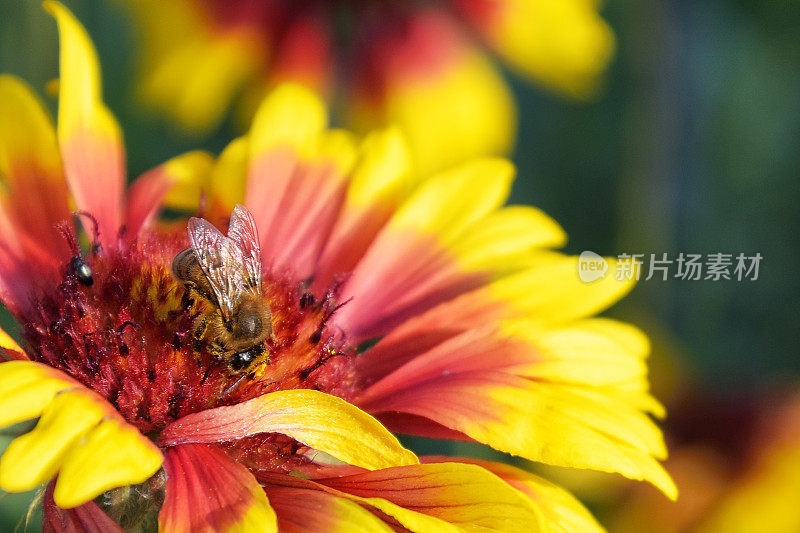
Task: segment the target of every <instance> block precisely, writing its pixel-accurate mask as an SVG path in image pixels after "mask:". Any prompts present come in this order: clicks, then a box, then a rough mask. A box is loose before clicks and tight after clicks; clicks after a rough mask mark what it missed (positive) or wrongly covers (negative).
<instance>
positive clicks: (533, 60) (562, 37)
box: [451, 0, 615, 97]
mask: <svg viewBox="0 0 800 533" xmlns="http://www.w3.org/2000/svg"><path fill="white" fill-rule="evenodd" d="M451 1H453V3H454V4H455V5H456V6H457V7H458V8H459V10H460V12H461V13H462V14H463V15H464V16H465V17H466V18H467V19H468V20H470V21H471V22H472V23H473V24H474V25H475V26H476V27H477V28H478V30H479V31H480V32H481V33H482V34H483V36H484V37H485V38H486V40H487V41H488V42H489V43H490V44H491V45H492V46H494V48H495V49H496V50H497V51H498V52H499V53H500V54H502V55H503V56H504V57H505V58H506V59H507V60H508V61H509V62H510V63H511V64H512V65H513V66H514V67H516V68H517V69H519V70H520V71H521V72H522V73H523V74H526V75H528V76H530V77H531V78H533V79H535V80H537V81H539V82H540V83H543V84H545V85H548V86H550V87H552V88H554V89H557V90H559V91H562V92H564V93H566V94H567V95H570V96H576V97H585V96H588V95H590V94H591V93H592V91H593V90H594V89H596V85H597V79H598V77H599V76H600V75H601V74H602V72H603V71H604V70H605V68H606V66H607V65H608V63H609V61H610V59H611V57H612V55H613V53H614V47H615V43H614V33H613V32H612V30H611V28H610V27H609V26H608V24H606V22H605V21H603V19H602V18H601V17H600V15H599V14H598V12H597V10H598V3H597V2H591V1H586V0H499V1H497V0H451Z"/></svg>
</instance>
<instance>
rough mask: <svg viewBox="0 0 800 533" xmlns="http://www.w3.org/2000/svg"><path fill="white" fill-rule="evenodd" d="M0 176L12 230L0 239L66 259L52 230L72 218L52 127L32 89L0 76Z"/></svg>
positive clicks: (65, 250)
mask: <svg viewBox="0 0 800 533" xmlns="http://www.w3.org/2000/svg"><path fill="white" fill-rule="evenodd" d="M0 175H1V176H2V177H3V181H4V184H5V191H4V194H3V195H2V196H3V199H2V206H3V210H4V211H6V213H7V216H8V217H9V219H10V220H12V221H13V225H14V229H13V230H11V229H9V230H3V234H2V239H3V240H4V241H6V242H7V241H9V240H11V241H13V240H16V239H25V238H27V239H30V240H33V241H36V242H37V243H38V244H39V245H41V246H42V247H43V248H44V249H45V250H47V251H48V252H49V255H50V256H51V257H53V258H54V259H64V258H65V257H68V255H67V254H68V253H69V249H68V247H67V244H66V242H65V240H64V239H63V237H62V236H61V234H59V233H58V232H57V231H54V228H53V226H54V225H55V224H57V223H58V222H61V221H62V220H67V219H69V218H70V212H69V206H68V195H67V185H66V182H65V181H64V176H63V173H62V170H61V156H60V155H59V153H58V143H57V141H56V133H55V128H54V127H53V123H52V121H51V119H50V116H49V114H48V113H47V111H46V110H45V107H44V105H42V103H41V102H40V101H39V99H38V98H37V97H36V96H35V95H34V93H33V91H32V90H31V89H30V87H29V86H28V85H27V84H25V83H24V82H23V81H22V80H20V79H18V78H16V77H14V76H10V75H5V74H4V75H0ZM9 233H13V234H9Z"/></svg>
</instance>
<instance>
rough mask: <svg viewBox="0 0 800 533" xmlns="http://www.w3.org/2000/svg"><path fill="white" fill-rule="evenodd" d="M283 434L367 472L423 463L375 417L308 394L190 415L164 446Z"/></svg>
mask: <svg viewBox="0 0 800 533" xmlns="http://www.w3.org/2000/svg"><path fill="white" fill-rule="evenodd" d="M257 433H282V434H284V435H287V436H289V437H292V438H293V439H295V440H297V441H299V442H302V443H303V444H305V445H307V446H309V447H311V448H314V449H316V450H320V451H322V452H325V453H327V454H329V455H331V456H333V457H335V458H337V459H339V460H341V461H344V462H345V463H347V464H351V465H354V466H360V467H363V468H367V469H370V470H372V469H376V468H386V467H389V466H397V465H407V464H415V463H417V462H418V461H417V458H416V456H415V455H414V454H413V453H411V452H410V451H408V450H406V449H405V448H403V447H402V446H401V445H400V443H399V442H398V440H397V438H396V437H395V436H394V435H392V434H391V433H389V432H388V431H387V430H386V429H385V428H384V427H383V426H381V424H380V423H379V422H378V421H377V420H375V419H374V418H373V417H371V416H370V415H368V414H367V413H364V412H363V411H361V410H359V409H358V408H357V407H355V406H353V405H351V404H349V403H347V402H346V401H344V400H342V399H341V398H338V397H336V396H331V395H329V394H325V393H323V392H319V391H314V390H305V389H295V390H285V391H278V392H272V393H268V394H264V395H262V396H259V397H258V398H254V399H252V400H249V401H246V402H242V403H239V404H236V405H231V406H223V407H217V408H214V409H208V410H205V411H201V412H198V413H193V414H190V415H187V416H185V417H183V418H181V419H180V420H177V421H176V422H174V423H172V424H170V425H169V426H167V427H166V428H165V429H164V430H163V431H162V432H161V437H160V439H159V442H160V443H161V445H163V446H174V445H178V444H184V443H213V442H221V441H226V440H231V439H238V438H243V437H246V436H249V435H254V434H257Z"/></svg>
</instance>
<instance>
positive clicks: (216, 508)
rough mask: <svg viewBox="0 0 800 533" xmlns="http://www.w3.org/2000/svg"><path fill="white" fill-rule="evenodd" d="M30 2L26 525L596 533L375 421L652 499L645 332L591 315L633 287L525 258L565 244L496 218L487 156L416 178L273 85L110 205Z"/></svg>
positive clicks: (4, 141) (18, 284)
mask: <svg viewBox="0 0 800 533" xmlns="http://www.w3.org/2000/svg"><path fill="white" fill-rule="evenodd" d="M45 6H46V9H47V10H48V11H49V12H50V13H52V14H53V15H54V16H55V18H56V20H57V22H58V25H59V29H60V35H61V73H60V84H59V86H60V93H59V110H58V124H57V129H56V130H55V131H54V128H53V126H52V124H51V122H50V119H49V118H48V116H47V113H46V112H45V111H44V108H43V106H42V105H41V104H40V103H39V102H38V100H37V99H36V98H35V96H34V95H33V94H32V92H31V91H30V89H28V88H27V86H26V85H24V84H23V83H22V82H21V81H20V80H18V79H16V78H13V77H10V76H3V77H0V106H1V107H2V109H0V172H2V175H3V176H4V177H5V180H6V190H5V191H6V192H5V194H4V196H3V198H2V202H3V209H2V211H1V212H0V213H2V217H0V222H2V226H0V296H1V297H2V301H3V303H4V304H5V305H6V307H7V308H8V309H9V310H10V311H11V312H12V313H13V315H14V316H15V317H16V318H17V320H18V321H19V324H20V336H21V338H22V341H21V342H20V343H19V344H17V343H16V342H15V341H14V340H13V339H12V338H11V337H10V336H8V335H5V334H3V335H2V336H0V343H1V345H2V347H3V348H4V353H5V355H6V361H5V362H3V363H0V426H2V427H7V426H10V425H14V424H20V423H23V422H25V421H29V420H33V419H38V422H37V423H36V425H35V427H33V429H30V427H27V426H24V425H23V426H17V428H18V431H20V432H21V433H22V434H21V436H19V437H17V438H16V439H15V440H14V441H13V442H12V443H11V444H10V446H9V447H8V449H7V450H6V451H5V453H4V454H3V456H2V458H0V488H2V489H3V490H6V491H26V490H31V489H34V488H36V487H38V486H40V485H44V486H45V489H44V492H43V511H44V520H45V526H46V528H49V530H54V531H74V530H78V531H84V530H87V531H117V530H120V529H121V528H122V529H129V530H134V529H138V530H150V529H155V527H156V524H158V526H157V527H158V528H159V530H161V531H230V530H235V531H275V530H277V529H280V530H284V531H334V530H342V531H354V530H370V531H372V530H374V531H392V530H402V531H405V530H410V531H426V532H427V531H460V530H462V529H492V530H498V531H520V532H529V531H539V530H541V531H560V530H564V531H595V530H598V529H599V526H598V525H597V523H596V522H595V521H594V519H593V518H592V517H591V515H590V514H589V513H588V512H587V511H586V510H585V509H584V508H583V507H582V506H581V505H580V503H578V502H577V500H575V499H574V498H573V497H572V496H570V495H569V494H568V493H567V492H565V491H564V490H562V489H560V488H558V487H556V486H555V485H552V484H550V483H548V482H547V481H545V480H543V479H541V478H539V477H537V476H535V475H533V474H531V473H528V472H526V471H523V470H520V469H517V468H514V467H511V466H507V465H503V464H496V463H492V462H487V461H477V460H473V459H468V458H447V457H420V458H418V457H417V456H416V455H415V454H414V453H412V452H411V451H409V450H407V449H405V448H403V447H402V446H401V444H400V443H399V441H398V440H397V438H396V437H395V436H394V434H393V433H392V432H391V431H396V432H398V433H408V434H414V435H423V436H432V437H437V438H445V439H460V440H470V441H476V442H480V443H485V444H488V445H489V446H492V447H494V448H496V449H497V450H501V451H503V452H508V453H511V454H514V455H517V456H521V457H524V458H527V459H529V460H533V461H542V462H546V463H551V464H556V465H563V466H570V467H578V468H592V469H597V470H602V471H608V472H619V473H621V474H623V475H625V476H628V477H630V478H634V479H644V480H648V481H650V482H652V483H653V484H655V485H656V486H658V487H659V488H661V489H662V490H663V491H664V492H665V493H667V494H668V495H670V496H674V486H673V484H672V482H671V480H670V478H669V476H668V475H667V474H666V473H665V472H664V470H663V469H662V468H661V466H660V465H659V463H658V462H657V461H656V459H658V458H662V457H664V456H665V453H666V451H665V448H664V444H663V442H662V439H661V435H660V432H659V430H658V429H657V428H656V426H655V425H654V424H653V423H652V421H651V420H650V418H649V416H648V414H647V413H652V414H656V415H658V414H660V411H661V408H660V406H659V404H658V403H657V402H656V401H655V400H654V399H653V398H652V397H651V396H650V395H649V394H648V392H647V381H646V377H645V373H646V367H645V363H644V357H645V355H646V353H647V350H648V346H647V340H646V338H645V337H644V336H643V335H642V334H641V333H640V332H639V331H637V330H636V329H634V328H632V327H631V326H628V325H626V324H622V323H619V322H616V321H612V320H608V319H598V318H588V317H589V316H590V315H592V314H593V313H595V312H597V311H599V310H601V309H602V308H604V307H606V306H607V305H609V304H611V303H612V302H613V301H615V300H616V299H618V298H619V297H620V296H621V295H622V294H624V293H625V292H626V291H627V290H628V289H629V288H630V283H629V282H618V281H615V280H614V279H613V277H611V276H609V277H607V278H605V279H601V280H598V281H596V282H593V283H589V284H587V283H582V282H580V281H579V279H578V277H577V275H576V270H575V269H576V261H575V260H574V258H570V257H566V256H563V255H561V254H559V253H557V252H554V251H550V250H548V248H549V247H552V246H558V245H561V244H562V243H563V242H564V239H565V236H564V233H563V232H562V230H561V229H560V228H559V227H558V226H557V225H556V224H555V223H554V222H553V221H552V220H551V219H549V218H548V217H547V216H545V215H544V214H543V213H541V212H540V211H538V210H536V209H533V208H531V207H526V206H511V207H502V205H503V203H504V202H505V199H506V196H507V194H508V190H509V187H510V184H511V181H512V174H513V169H512V167H511V165H510V164H509V163H507V162H506V161H503V160H498V159H482V160H477V161H473V162H470V163H465V164H463V165H462V166H459V167H456V168H453V169H451V170H448V171H445V172H442V173H439V174H435V175H433V176H430V177H429V178H426V179H422V180H418V179H416V178H414V177H413V176H415V175H416V174H414V173H411V172H410V171H409V155H408V151H407V149H406V148H405V146H404V143H403V140H402V138H401V136H400V135H399V134H398V133H397V131H395V130H392V129H389V130H385V131H379V132H376V133H373V134H370V135H369V136H367V137H366V138H365V139H363V141H361V142H356V141H355V140H354V138H353V137H352V136H350V135H349V134H347V133H344V132H341V131H333V130H328V129H327V127H326V123H327V117H326V111H325V108H324V106H323V104H322V103H321V101H320V100H318V99H317V97H315V96H314V95H313V94H312V93H311V92H309V91H308V90H307V89H303V88H301V87H299V86H296V85H283V86H280V87H279V88H277V89H276V90H275V91H274V92H273V93H271V94H270V95H269V96H268V97H267V98H266V100H265V101H264V102H263V103H262V105H261V106H260V107H259V110H258V112H257V114H256V117H255V120H254V124H253V127H252V129H251V130H250V131H249V133H248V134H247V135H246V136H244V137H242V138H240V139H237V140H235V141H234V142H233V143H231V144H230V146H229V147H228V148H227V149H225V150H224V152H223V153H222V154H221V156H220V157H219V159H218V160H214V159H213V158H212V157H211V156H210V155H208V154H205V153H201V152H192V153H189V154H186V155H183V156H179V157H177V158H175V159H173V160H171V161H168V162H167V163H165V164H164V165H162V166H160V167H157V168H156V169H154V170H152V171H149V172H147V173H146V174H144V175H143V176H141V177H139V178H138V179H137V180H135V181H134V182H133V183H132V185H131V186H130V187H129V188H128V189H127V190H125V187H124V183H125V171H124V168H125V164H124V155H123V147H122V140H121V135H120V130H119V128H118V126H117V123H116V121H115V119H114V118H113V116H112V115H111V113H110V112H109V111H108V109H107V108H106V107H105V106H104V104H103V103H102V100H101V89H100V76H99V66H98V62H97V57H96V54H95V51H94V49H93V47H92V45H91V42H90V40H89V38H88V36H87V34H86V32H85V31H84V29H83V28H82V27H81V26H80V24H79V23H78V22H77V21H76V20H75V19H74V17H73V16H72V15H71V14H70V13H69V12H68V11H67V10H66V9H65V8H64V7H63V6H62V5H61V4H58V3H56V2H52V1H48V2H46V4H45ZM199 190H202V191H204V194H205V202H203V204H204V207H202V208H201V210H202V214H203V216H204V217H205V218H193V219H191V220H190V221H189V222H188V224H187V223H185V222H184V221H178V222H175V221H173V222H170V223H166V222H165V223H161V224H158V223H157V222H156V220H155V218H156V217H155V215H156V214H157V212H158V210H159V206H160V205H161V203H162V201H163V199H164V198H165V195H170V196H171V197H172V198H173V200H175V198H188V197H190V196H192V195H194V196H195V197H197V196H199V193H198V191H199ZM173 203H175V202H173ZM190 204H191V202H190V201H188V200H187V201H186V205H187V206H188V205H190ZM237 204H239V205H237ZM73 205H74V207H75V208H77V210H78V211H77V214H78V218H79V219H80V221H81V223H82V224H83V227H84V228H85V231H84V232H82V233H81V235H80V237H81V238H83V241H81V238H79V237H78V236H76V233H75V232H76V229H75V228H74V227H73V226H72V224H71V223H70V221H71V220H72V216H71V213H70V209H71V208H72V206H73ZM245 206H246V207H245ZM231 213H232V214H231ZM187 226H188V230H187ZM79 242H84V244H85V246H84V248H85V251H82V250H81V249H80V248H79V246H78V243H79ZM187 249H188V250H189V251H188V252H183V250H187ZM173 261H174V262H173ZM612 268H613V265H612ZM245 293H246V296H245ZM254 298H255V299H256V300H255V301H256V303H258V302H260V303H261V304H265V305H266V307H261V308H260V309H261V310H260V311H258V312H257V311H255V310H256V309H259V306H258V305H254V304H253V305H250V304H252V303H253V301H254V300H253V299H254ZM244 302H250V304H248V305H245V304H244ZM259 305H260V304H259ZM248 339H250V341H249V342H248ZM236 346H238V347H236Z"/></svg>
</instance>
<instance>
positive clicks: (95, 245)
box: [74, 211, 102, 253]
mask: <svg viewBox="0 0 800 533" xmlns="http://www.w3.org/2000/svg"><path fill="white" fill-rule="evenodd" d="M74 215H75V216H76V217H84V218H86V219H87V220H89V222H90V223H91V224H92V253H99V252H101V251H102V249H101V247H100V226H99V224H98V223H97V219H96V218H95V217H94V215H93V214H91V213H89V212H87V211H75V213H74Z"/></svg>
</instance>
